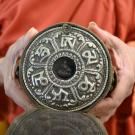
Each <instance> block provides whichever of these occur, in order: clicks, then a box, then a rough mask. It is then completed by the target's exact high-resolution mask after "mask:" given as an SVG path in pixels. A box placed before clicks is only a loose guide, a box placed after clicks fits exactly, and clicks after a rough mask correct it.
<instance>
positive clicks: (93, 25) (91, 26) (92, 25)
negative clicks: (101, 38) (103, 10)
mask: <svg viewBox="0 0 135 135" xmlns="http://www.w3.org/2000/svg"><path fill="white" fill-rule="evenodd" d="M95 26H97V24H96V23H95V22H90V23H89V28H94V27H95Z"/></svg>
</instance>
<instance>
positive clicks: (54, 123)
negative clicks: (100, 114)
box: [7, 109, 107, 135]
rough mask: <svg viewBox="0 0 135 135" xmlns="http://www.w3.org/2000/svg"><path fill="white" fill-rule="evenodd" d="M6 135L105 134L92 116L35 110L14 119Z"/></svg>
mask: <svg viewBox="0 0 135 135" xmlns="http://www.w3.org/2000/svg"><path fill="white" fill-rule="evenodd" d="M7 135H107V132H106V129H105V128H104V126H103V125H102V123H101V122H100V121H99V120H98V119H96V118H95V117H93V116H89V117H87V116H85V115H82V114H79V113H74V112H70V113H68V112H57V111H47V110H45V109H37V110H35V111H33V112H30V113H26V114H24V115H22V116H20V117H18V118H17V119H15V120H14V122H13V123H12V124H11V126H10V127H9V129H8V132H7Z"/></svg>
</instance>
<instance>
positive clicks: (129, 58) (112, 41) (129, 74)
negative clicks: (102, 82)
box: [89, 22, 135, 122]
mask: <svg viewBox="0 0 135 135" xmlns="http://www.w3.org/2000/svg"><path fill="white" fill-rule="evenodd" d="M89 30H90V31H92V32H93V33H95V34H96V35H97V36H98V37H99V38H100V39H101V40H102V41H103V42H104V44H105V45H106V47H107V48H108V50H109V52H110V56H111V58H112V62H113V66H114V67H115V71H116V74H117V80H118V81H117V85H116V87H115V89H114V90H113V91H112V92H111V93H110V95H109V96H107V97H106V98H104V99H102V100H101V101H100V102H99V103H98V104H97V105H96V106H94V107H93V108H92V109H91V110H90V111H89V113H92V114H94V115H95V116H96V117H98V118H100V120H102V121H103V122H105V121H107V120H108V119H109V118H110V117H111V116H113V115H114V113H115V111H116V110H117V108H118V107H119V106H120V104H121V103H122V102H123V101H124V100H125V99H126V98H127V97H128V96H129V95H131V93H132V89H133V86H134V83H135V48H134V47H130V46H128V45H127V44H126V43H124V42H123V41H122V40H120V39H119V38H118V37H115V36H113V35H112V34H110V33H108V32H107V31H104V30H103V29H101V28H100V27H98V25H97V24H95V23H93V22H92V23H90V25H89ZM127 109H128V108H127Z"/></svg>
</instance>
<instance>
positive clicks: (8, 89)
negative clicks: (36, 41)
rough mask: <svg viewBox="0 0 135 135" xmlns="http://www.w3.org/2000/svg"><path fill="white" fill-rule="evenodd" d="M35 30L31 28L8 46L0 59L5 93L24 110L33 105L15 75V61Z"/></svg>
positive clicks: (34, 33)
mask: <svg viewBox="0 0 135 135" xmlns="http://www.w3.org/2000/svg"><path fill="white" fill-rule="evenodd" d="M37 32H38V31H37V30H36V29H34V28H31V29H30V30H29V31H28V32H27V33H26V34H25V35H24V36H22V37H21V38H20V39H18V40H17V41H16V42H15V43H14V44H12V45H11V46H10V48H9V49H8V51H7V53H6V55H5V57H4V58H2V59H1V60H0V74H1V76H2V82H3V84H4V89H5V93H6V95H7V96H8V97H10V98H11V99H12V100H13V101H14V102H15V103H16V104H17V105H19V106H21V107H22V108H23V109H24V110H31V109H32V108H33V107H34V105H33V103H32V102H31V101H30V99H29V98H28V97H27V95H26V94H25V92H24V90H23V89H22V87H21V86H20V84H19V82H18V79H17V78H16V76H15V71H16V67H17V61H18V59H19V58H20V57H21V55H22V53H23V51H24V48H25V47H26V46H27V45H28V43H29V41H30V40H31V38H32V37H33V36H35V35H36V34H37Z"/></svg>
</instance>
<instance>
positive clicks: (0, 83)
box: [0, 58, 3, 86]
mask: <svg viewBox="0 0 135 135" xmlns="http://www.w3.org/2000/svg"><path fill="white" fill-rule="evenodd" d="M2 62H3V58H0V86H1V85H3V75H2Z"/></svg>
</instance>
